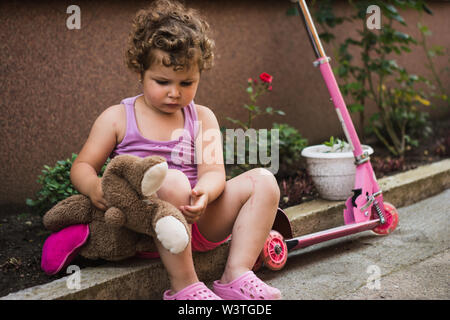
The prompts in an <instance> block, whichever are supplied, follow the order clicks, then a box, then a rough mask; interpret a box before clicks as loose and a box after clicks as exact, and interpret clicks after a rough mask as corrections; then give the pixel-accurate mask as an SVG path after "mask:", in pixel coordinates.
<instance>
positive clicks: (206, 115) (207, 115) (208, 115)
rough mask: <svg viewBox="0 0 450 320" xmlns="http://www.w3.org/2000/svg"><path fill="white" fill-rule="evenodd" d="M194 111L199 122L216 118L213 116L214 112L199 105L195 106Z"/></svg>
mask: <svg viewBox="0 0 450 320" xmlns="http://www.w3.org/2000/svg"><path fill="white" fill-rule="evenodd" d="M195 110H196V111H197V116H198V120H199V121H202V120H208V119H215V118H216V116H215V115H214V112H213V111H212V110H211V109H210V108H208V107H206V106H202V105H200V104H195Z"/></svg>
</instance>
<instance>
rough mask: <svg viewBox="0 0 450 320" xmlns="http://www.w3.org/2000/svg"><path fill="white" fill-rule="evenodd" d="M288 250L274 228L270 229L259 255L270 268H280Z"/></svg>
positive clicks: (284, 262)
mask: <svg viewBox="0 0 450 320" xmlns="http://www.w3.org/2000/svg"><path fill="white" fill-rule="evenodd" d="M287 256H288V250H287V246H286V243H285V242H284V239H283V236H282V235H281V234H280V233H279V232H278V231H275V230H271V231H270V233H269V236H268V237H267V239H266V242H265V243H264V248H263V250H262V252H261V257H262V260H263V262H264V265H265V266H266V267H267V268H269V269H271V270H280V269H282V268H283V267H284V265H285V264H286V260H287Z"/></svg>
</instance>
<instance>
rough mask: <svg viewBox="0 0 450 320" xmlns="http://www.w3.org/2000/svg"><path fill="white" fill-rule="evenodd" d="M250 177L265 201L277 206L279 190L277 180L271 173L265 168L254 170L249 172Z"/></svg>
mask: <svg viewBox="0 0 450 320" xmlns="http://www.w3.org/2000/svg"><path fill="white" fill-rule="evenodd" d="M251 174H252V177H253V178H254V179H255V180H256V181H257V184H256V185H257V186H258V189H259V190H258V191H257V192H262V193H264V194H265V195H266V196H267V199H268V200H269V199H270V200H272V201H274V202H276V203H277V204H278V201H279V200H280V188H279V186H278V182H277V179H276V178H275V176H274V175H273V173H272V172H270V171H269V170H267V169H265V168H256V169H253V170H251ZM255 191H256V190H255Z"/></svg>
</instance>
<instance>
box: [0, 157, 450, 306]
mask: <svg viewBox="0 0 450 320" xmlns="http://www.w3.org/2000/svg"><path fill="white" fill-rule="evenodd" d="M378 183H379V185H380V187H381V189H382V190H383V195H384V199H385V201H387V202H391V203H392V204H394V205H395V206H396V207H403V206H406V205H409V204H412V203H415V202H417V201H419V200H422V199H425V198H427V197H430V196H432V195H435V194H437V193H439V192H441V191H443V190H444V189H446V188H449V187H450V159H446V160H442V161H440V162H436V163H433V164H430V165H425V166H422V167H419V168H416V169H413V170H410V171H407V172H403V173H399V174H397V175H395V176H390V177H385V178H382V179H380V180H379V181H378ZM344 205H345V204H344V201H326V200H320V199H319V200H314V201H310V202H307V203H303V204H301V205H298V206H294V207H290V208H287V209H285V210H284V211H285V212H286V214H287V215H288V217H289V219H290V221H291V225H292V231H293V234H294V236H300V235H304V234H308V233H312V232H317V231H321V230H324V229H328V228H332V227H336V226H339V225H343V224H344V221H343V216H342V211H343V209H344ZM228 249H229V243H225V244H223V245H221V246H220V247H219V248H217V249H215V250H213V251H211V252H207V253H194V263H195V267H196V271H197V274H198V276H199V278H200V279H201V280H202V281H204V282H210V281H213V280H215V279H218V278H220V276H221V273H222V271H223V269H224V267H225V262H226V258H227V254H228ZM77 276H80V288H78V289H69V287H71V286H70V284H71V283H72V282H71V280H72V279H73V278H74V277H77ZM168 287H169V280H168V277H167V273H166V271H165V269H164V267H163V265H162V263H161V262H160V261H159V260H142V259H130V260H126V261H122V262H118V263H108V264H105V265H103V266H98V267H95V268H86V269H82V270H81V271H80V272H79V273H74V274H72V275H68V276H66V277H63V278H61V279H58V280H55V281H53V282H50V283H47V284H44V285H39V286H35V287H32V288H28V289H24V290H21V291H18V292H15V293H10V294H9V295H7V296H4V297H1V298H0V300H40V299H42V300H55V299H77V300H81V299H161V297H162V294H163V292H164V290H166V289H167V288H168Z"/></svg>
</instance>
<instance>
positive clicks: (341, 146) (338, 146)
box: [323, 136, 349, 153]
mask: <svg viewBox="0 0 450 320" xmlns="http://www.w3.org/2000/svg"><path fill="white" fill-rule="evenodd" d="M323 144H324V145H325V146H327V147H329V148H330V150H327V151H326V152H327V153H329V152H346V151H348V147H349V144H348V143H347V142H346V141H345V140H341V139H339V138H335V137H333V136H331V137H330V140H328V141H324V142H323Z"/></svg>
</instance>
